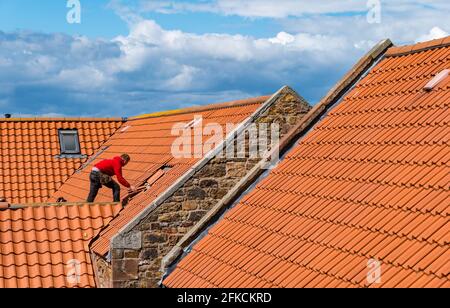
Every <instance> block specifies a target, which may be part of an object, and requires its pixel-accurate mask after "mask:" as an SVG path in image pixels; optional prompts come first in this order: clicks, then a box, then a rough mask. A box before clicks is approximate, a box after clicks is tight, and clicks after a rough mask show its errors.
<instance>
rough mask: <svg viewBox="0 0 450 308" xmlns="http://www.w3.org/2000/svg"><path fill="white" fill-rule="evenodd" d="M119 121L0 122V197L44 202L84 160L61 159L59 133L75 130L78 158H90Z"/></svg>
mask: <svg viewBox="0 0 450 308" xmlns="http://www.w3.org/2000/svg"><path fill="white" fill-rule="evenodd" d="M121 125H122V120H121V119H0V128H1V137H0V138H1V143H0V155H1V157H2V164H1V167H0V197H4V198H6V199H7V201H8V202H9V203H12V204H19V203H36V202H45V201H47V199H48V198H49V197H50V195H51V194H52V193H53V192H55V191H56V190H57V189H58V188H59V187H60V186H61V184H62V183H63V182H64V181H65V180H67V178H68V177H69V176H71V175H72V174H73V173H74V171H75V170H76V169H78V168H79V167H80V166H81V165H82V163H83V162H85V161H86V158H82V157H81V156H80V157H78V158H61V157H58V156H59V155H60V154H61V150H60V143H59V139H58V138H59V137H58V130H59V129H77V130H78V134H79V139H80V148H81V154H82V155H85V156H90V155H92V154H93V153H94V152H95V151H96V150H97V149H98V148H99V147H100V145H102V144H103V143H104V142H105V141H106V140H107V139H108V138H109V137H110V136H111V135H112V134H113V133H114V132H115V131H116V130H117V129H118V128H119V127H120V126H121Z"/></svg>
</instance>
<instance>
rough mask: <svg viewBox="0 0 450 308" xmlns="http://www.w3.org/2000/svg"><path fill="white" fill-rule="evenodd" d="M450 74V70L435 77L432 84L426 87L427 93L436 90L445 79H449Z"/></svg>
mask: <svg viewBox="0 0 450 308" xmlns="http://www.w3.org/2000/svg"><path fill="white" fill-rule="evenodd" d="M449 74H450V69H445V70H443V71H442V72H440V73H439V74H437V75H436V76H434V78H433V79H431V80H430V82H429V83H427V84H426V86H425V87H424V89H425V91H428V92H429V91H432V90H433V89H434V87H436V86H437V85H438V84H439V83H441V82H442V81H444V79H445V78H447V77H448V75H449Z"/></svg>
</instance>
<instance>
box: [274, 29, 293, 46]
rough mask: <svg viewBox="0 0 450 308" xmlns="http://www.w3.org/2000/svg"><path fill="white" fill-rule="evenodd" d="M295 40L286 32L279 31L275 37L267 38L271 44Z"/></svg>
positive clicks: (287, 42)
mask: <svg viewBox="0 0 450 308" xmlns="http://www.w3.org/2000/svg"><path fill="white" fill-rule="evenodd" d="M294 41H295V37H294V36H293V35H291V34H289V33H286V32H280V33H278V34H277V37H274V38H271V39H269V42H271V43H273V44H281V45H286V44H290V43H292V42H294Z"/></svg>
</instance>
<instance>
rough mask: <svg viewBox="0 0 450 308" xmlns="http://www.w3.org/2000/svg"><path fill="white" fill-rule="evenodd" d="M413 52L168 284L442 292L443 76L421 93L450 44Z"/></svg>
mask: <svg viewBox="0 0 450 308" xmlns="http://www.w3.org/2000/svg"><path fill="white" fill-rule="evenodd" d="M447 40H448V39H447ZM427 47H430V46H428V45H427ZM395 50H398V52H402V53H401V54H396V53H395V52H394V51H395ZM413 50H415V49H414V47H410V48H403V49H394V51H390V52H388V55H389V56H387V57H385V58H384V59H382V60H381V62H379V63H378V64H377V65H376V66H375V67H374V68H373V69H372V70H371V71H370V73H369V74H368V75H366V76H365V77H364V78H363V79H362V80H361V81H360V82H359V83H358V84H357V86H356V87H355V88H353V89H352V90H351V91H350V92H349V93H348V94H347V95H346V97H345V98H344V100H343V101H342V102H341V103H339V104H338V105H337V106H336V107H335V108H334V109H332V110H331V112H329V113H328V114H327V115H326V116H325V117H324V118H323V119H322V120H321V121H320V122H318V124H317V125H316V126H315V127H314V128H313V129H312V130H311V131H310V132H309V133H308V134H307V135H306V136H305V137H304V138H303V139H302V140H300V141H299V143H298V145H296V146H295V148H294V149H293V150H292V151H291V152H290V153H289V154H288V155H287V157H286V158H285V159H284V160H283V161H282V162H281V163H280V165H279V166H278V167H277V168H276V169H274V170H273V171H272V172H271V173H270V175H269V176H268V177H267V178H265V179H264V180H263V181H261V182H260V183H259V184H258V185H257V187H256V188H255V189H254V190H253V191H252V192H250V193H249V194H248V195H246V196H245V197H244V198H243V199H242V200H241V201H240V203H239V204H238V205H237V206H236V207H234V208H233V209H231V210H230V211H229V212H228V213H226V214H225V216H224V217H223V218H222V219H221V220H220V221H219V222H218V223H217V224H216V225H215V226H213V227H212V228H211V229H210V230H209V232H208V234H207V235H206V236H205V237H204V238H203V239H202V240H201V241H200V242H199V243H198V244H196V245H195V246H194V247H193V249H192V251H191V252H190V253H189V254H188V255H187V256H186V257H185V258H184V259H182V260H181V262H180V263H179V264H178V265H177V267H176V269H175V270H174V271H173V272H172V273H171V275H169V277H168V278H167V279H166V280H165V281H164V284H165V285H166V286H169V287H192V288H204V287H252V288H259V287H419V288H422V287H444V288H448V287H450V277H449V273H450V219H449V217H450V185H449V183H450V173H449V167H450V150H449V149H450V143H449V137H450V123H449V119H450V108H449V107H450V106H449V103H450V77H448V78H447V79H445V80H444V81H443V82H441V83H440V84H438V85H437V86H436V87H435V88H434V89H433V90H432V91H431V92H426V91H424V90H423V87H424V86H425V85H426V84H427V83H428V82H429V81H430V80H431V79H432V78H433V76H435V75H436V74H438V73H439V72H441V71H442V70H444V69H448V68H450V46H449V45H448V44H447V45H442V46H434V47H433V48H428V49H425V50H420V49H418V50H417V51H416V52H411V51H413ZM404 51H409V53H407V54H404V53H403V52H404ZM374 261H375V262H378V265H379V267H378V266H376V268H375V270H376V271H375V272H374V271H372V270H373V269H374V268H372V267H371V265H372V264H377V263H373V262H374ZM374 273H378V274H380V277H377V278H381V279H380V280H378V279H372V278H373V277H374V276H371V275H372V274H374Z"/></svg>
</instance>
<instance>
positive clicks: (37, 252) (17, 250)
mask: <svg viewBox="0 0 450 308" xmlns="http://www.w3.org/2000/svg"><path fill="white" fill-rule="evenodd" d="M121 207H122V206H121V205H120V204H107V203H105V204H64V205H44V204H42V205H33V206H24V207H20V206H18V207H17V206H16V207H12V208H9V209H5V210H0V288H17V287H19V288H29V287H32V288H61V287H81V288H86V287H95V281H94V273H93V269H92V262H91V258H90V252H89V243H90V242H91V241H92V239H93V238H94V237H95V236H97V234H98V233H99V232H100V230H101V229H102V228H103V227H104V226H105V225H107V224H108V223H109V222H110V221H111V220H112V219H113V218H114V217H115V216H116V215H117V214H118V213H119V211H120V209H121ZM73 271H75V273H78V276H79V278H76V277H72V276H70V275H71V273H73Z"/></svg>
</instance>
